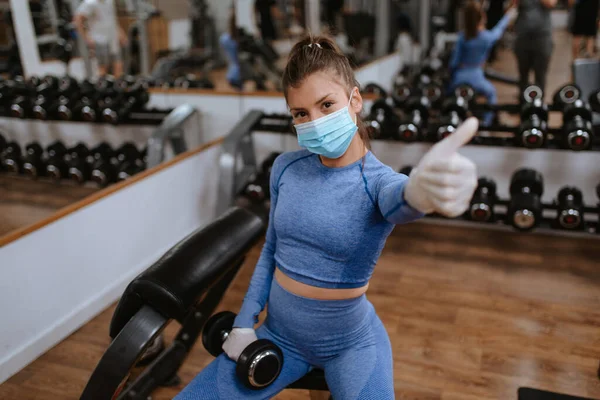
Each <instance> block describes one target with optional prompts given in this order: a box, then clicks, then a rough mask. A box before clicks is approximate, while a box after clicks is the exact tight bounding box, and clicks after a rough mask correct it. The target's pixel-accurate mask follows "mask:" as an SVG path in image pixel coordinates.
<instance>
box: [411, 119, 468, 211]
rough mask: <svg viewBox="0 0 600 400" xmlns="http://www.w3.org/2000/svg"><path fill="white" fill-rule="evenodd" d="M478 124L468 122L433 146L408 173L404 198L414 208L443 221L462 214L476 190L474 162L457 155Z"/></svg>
mask: <svg viewBox="0 0 600 400" xmlns="http://www.w3.org/2000/svg"><path fill="white" fill-rule="evenodd" d="M478 126H479V122H478V121H477V119H476V118H469V119H467V120H466V121H465V122H464V123H463V124H462V125H461V126H459V127H458V129H457V130H456V131H455V132H454V133H452V134H451V135H450V136H448V137H447V138H445V139H444V140H442V141H441V142H439V143H436V144H435V145H434V146H433V147H432V148H431V150H429V152H427V154H425V156H423V158H422V159H421V161H420V162H419V164H418V165H417V167H416V168H414V169H413V170H412V172H411V173H410V179H409V181H408V183H407V184H406V189H405V191H404V198H405V199H406V201H407V202H408V204H410V205H411V206H412V207H413V208H415V209H417V210H419V211H421V212H423V213H426V214H428V213H431V212H437V213H439V214H442V215H444V216H446V217H456V216H458V215H460V214H462V213H464V212H465V211H466V210H467V208H469V204H470V201H471V197H472V196H473V193H474V192H475V189H476V188H477V171H476V168H475V164H473V162H472V161H471V160H469V159H467V158H465V157H463V156H461V155H460V154H458V153H457V151H458V149H460V148H461V147H462V146H463V145H464V144H466V143H468V142H469V141H470V140H471V138H472V137H473V136H474V135H475V133H477V128H478Z"/></svg>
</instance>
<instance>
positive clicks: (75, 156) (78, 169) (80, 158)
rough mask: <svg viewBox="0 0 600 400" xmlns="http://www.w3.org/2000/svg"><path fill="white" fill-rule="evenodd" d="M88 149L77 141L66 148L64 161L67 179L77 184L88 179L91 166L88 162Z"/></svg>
mask: <svg viewBox="0 0 600 400" xmlns="http://www.w3.org/2000/svg"><path fill="white" fill-rule="evenodd" d="M89 155H90V150H89V149H88V147H87V146H86V145H85V144H83V143H78V144H76V145H75V146H73V147H71V148H70V149H69V150H67V154H66V155H65V161H66V163H67V166H68V167H69V169H68V175H69V179H71V180H72V181H73V182H76V183H78V184H80V185H81V184H83V183H85V182H86V181H87V180H89V179H90V176H91V172H92V171H91V166H90V165H89V164H88V157H89Z"/></svg>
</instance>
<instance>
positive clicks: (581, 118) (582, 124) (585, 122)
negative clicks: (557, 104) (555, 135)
mask: <svg viewBox="0 0 600 400" xmlns="http://www.w3.org/2000/svg"><path fill="white" fill-rule="evenodd" d="M593 138H594V127H593V126H592V110H591V108H590V107H589V105H587V104H586V103H585V102H584V101H583V100H580V99H577V100H575V101H574V102H573V103H571V104H569V105H567V106H566V107H565V110H564V112H563V140H562V145H563V147H564V148H567V149H571V150H577V151H580V150H587V149H589V147H590V146H591V144H592V141H593Z"/></svg>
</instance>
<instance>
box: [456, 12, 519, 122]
mask: <svg viewBox="0 0 600 400" xmlns="http://www.w3.org/2000/svg"><path fill="white" fill-rule="evenodd" d="M515 17H516V8H515V6H514V2H513V3H511V5H510V6H509V8H508V9H507V11H506V13H505V14H504V17H502V19H501V20H500V21H499V22H498V23H497V24H496V26H494V28H493V29H492V30H486V29H485V22H486V21H485V14H484V12H483V10H482V7H481V3H480V2H478V1H469V2H468V3H467V4H466V6H465V8H464V23H465V31H464V32H460V33H459V35H458V41H457V42H456V46H455V47H454V51H453V53H452V56H451V58H450V73H451V75H452V79H451V83H450V90H454V88H456V87H457V86H459V85H462V84H469V85H471V86H472V87H473V89H474V90H475V91H476V92H477V93H480V94H483V95H485V97H486V98H487V101H488V103H489V104H496V103H497V97H496V88H495V87H494V85H493V84H492V83H491V82H490V81H488V80H487V79H486V78H485V74H484V71H483V66H484V64H485V62H486V60H487V57H488V54H489V52H490V50H491V48H492V46H493V45H494V43H496V41H498V39H500V38H501V37H502V34H503V33H504V31H505V30H506V28H507V27H508V24H509V23H510V22H511V21H512V20H514V18H515ZM493 119H494V113H493V112H489V113H486V114H485V117H484V120H483V125H485V126H489V125H490V124H491V123H492V121H493Z"/></svg>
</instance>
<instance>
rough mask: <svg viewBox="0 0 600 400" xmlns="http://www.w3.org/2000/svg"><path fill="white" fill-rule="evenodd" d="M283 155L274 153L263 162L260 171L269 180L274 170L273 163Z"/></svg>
mask: <svg viewBox="0 0 600 400" xmlns="http://www.w3.org/2000/svg"><path fill="white" fill-rule="evenodd" d="M280 155H281V153H279V152H272V153H271V154H269V155H268V156H267V158H265V160H264V161H263V162H262V164H261V167H260V170H261V171H262V173H263V174H265V175H266V176H267V177H268V178H270V177H271V169H273V163H274V162H275V159H276V158H277V157H279V156H280Z"/></svg>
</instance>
